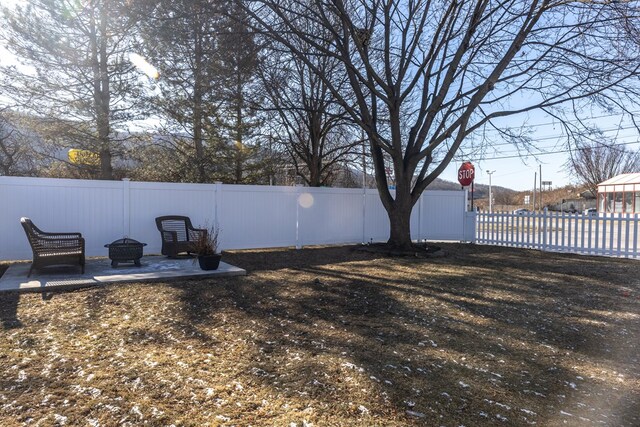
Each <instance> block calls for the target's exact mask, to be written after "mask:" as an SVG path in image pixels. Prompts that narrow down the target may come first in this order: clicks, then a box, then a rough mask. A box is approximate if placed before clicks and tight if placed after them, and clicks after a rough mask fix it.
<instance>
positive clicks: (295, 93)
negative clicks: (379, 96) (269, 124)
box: [262, 48, 361, 187]
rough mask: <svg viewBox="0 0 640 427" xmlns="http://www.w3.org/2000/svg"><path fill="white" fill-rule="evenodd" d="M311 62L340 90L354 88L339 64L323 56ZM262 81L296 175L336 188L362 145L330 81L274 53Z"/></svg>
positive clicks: (297, 61)
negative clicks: (330, 87) (345, 168)
mask: <svg viewBox="0 0 640 427" xmlns="http://www.w3.org/2000/svg"><path fill="white" fill-rule="evenodd" d="M309 60H311V61H313V63H314V64H315V66H316V69H317V70H319V71H321V72H322V75H323V76H325V78H327V79H331V80H332V81H333V82H334V83H333V84H334V86H335V87H336V88H341V87H342V86H346V85H347V84H348V82H347V80H346V74H344V73H343V72H342V70H341V68H340V67H339V64H338V63H337V61H336V60H335V59H334V58H330V57H327V56H324V55H322V54H319V55H313V56H311V55H309ZM262 80H263V85H264V89H265V93H266V94H267V98H268V100H269V104H270V105H269V106H268V107H267V108H270V109H272V110H273V111H276V112H277V117H275V118H274V119H275V120H274V121H275V123H276V124H275V126H274V127H275V128H276V129H275V132H274V133H275V134H277V135H281V136H280V142H281V143H282V145H283V146H284V147H285V149H286V150H287V152H288V153H289V156H290V158H291V160H292V162H293V164H294V167H295V170H296V174H297V175H298V176H300V177H301V178H302V179H303V180H304V182H305V183H306V184H307V185H309V186H310V187H320V186H324V185H331V183H332V182H333V180H334V179H336V178H337V174H338V173H339V172H340V171H341V170H342V169H343V168H344V166H345V165H344V164H345V162H347V161H348V160H350V158H352V157H354V152H355V149H356V147H357V146H358V147H359V146H360V143H361V141H360V140H359V139H358V138H356V137H354V136H355V135H358V134H359V132H358V131H357V129H356V128H355V127H354V125H353V122H351V121H350V119H349V116H348V113H347V111H346V110H345V109H344V108H343V107H342V106H341V105H340V104H339V103H338V102H337V101H336V99H335V97H334V96H333V94H332V93H331V91H330V89H329V87H328V86H327V85H326V84H325V83H324V80H323V79H322V78H320V77H319V76H318V75H317V74H316V73H314V71H313V70H311V69H309V67H308V66H307V65H306V64H305V62H304V61H302V60H300V59H299V58H298V57H296V56H292V55H291V54H290V53H289V52H286V51H285V52H278V51H277V49H275V48H272V49H271V50H270V51H269V54H268V55H266V58H265V62H264V63H263V64H262ZM340 80H341V81H340Z"/></svg>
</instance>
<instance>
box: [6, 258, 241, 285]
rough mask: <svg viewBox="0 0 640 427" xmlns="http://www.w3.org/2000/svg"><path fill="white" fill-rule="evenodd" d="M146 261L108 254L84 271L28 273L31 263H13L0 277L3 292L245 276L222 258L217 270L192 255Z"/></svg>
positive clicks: (89, 263) (89, 262)
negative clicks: (118, 260) (115, 259)
mask: <svg viewBox="0 0 640 427" xmlns="http://www.w3.org/2000/svg"><path fill="white" fill-rule="evenodd" d="M140 261H141V263H142V265H141V266H140V267H135V266H134V265H133V264H124V265H122V264H121V265H119V266H118V267H115V268H114V267H111V260H109V259H108V258H96V259H88V260H87V263H86V265H85V269H84V274H80V267H77V266H76V267H49V268H46V269H43V270H42V271H40V272H39V271H34V272H33V273H32V274H31V277H27V274H28V273H29V268H30V267H31V263H22V264H13V265H11V266H9V268H8V269H7V271H5V272H4V274H3V275H2V277H0V292H7V291H18V292H49V291H57V290H68V289H76V288H83V287H91V286H99V285H102V284H105V283H116V282H138V281H143V280H162V279H170V278H180V277H202V276H207V277H208V276H244V275H246V274H247V272H246V271H245V270H243V269H241V268H238V267H235V266H233V265H230V264H227V263H225V262H220V267H218V269H217V270H209V271H205V270H201V269H200V267H199V266H198V263H197V262H196V263H194V262H193V260H192V259H190V258H181V259H170V258H167V257H164V256H145V257H142V259H141V260H140Z"/></svg>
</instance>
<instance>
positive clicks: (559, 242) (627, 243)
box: [476, 210, 640, 258]
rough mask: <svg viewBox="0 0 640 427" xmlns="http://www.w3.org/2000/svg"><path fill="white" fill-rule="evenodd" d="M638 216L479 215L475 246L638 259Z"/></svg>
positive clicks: (480, 213)
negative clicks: (507, 247)
mask: <svg viewBox="0 0 640 427" xmlns="http://www.w3.org/2000/svg"><path fill="white" fill-rule="evenodd" d="M639 221H640V218H639V217H638V214H629V215H612V214H606V215H605V214H600V215H593V216H592V215H584V214H582V213H573V214H570V213H560V212H547V211H546V210H545V211H543V212H541V213H531V212H530V213H525V214H514V213H511V212H494V213H487V212H479V213H478V214H477V223H476V243H481V244H489V245H500V246H512V247H520V248H533V249H540V250H543V251H557V252H570V253H579V254H588V255H606V256H615V257H626V258H638V257H640V254H639V253H638V227H639Z"/></svg>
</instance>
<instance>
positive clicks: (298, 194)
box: [296, 184, 302, 249]
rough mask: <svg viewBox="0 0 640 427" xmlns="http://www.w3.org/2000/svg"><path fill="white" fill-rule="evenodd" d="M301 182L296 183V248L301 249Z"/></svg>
mask: <svg viewBox="0 0 640 427" xmlns="http://www.w3.org/2000/svg"><path fill="white" fill-rule="evenodd" d="M301 189H302V184H296V249H302V245H301V244H300V191H301Z"/></svg>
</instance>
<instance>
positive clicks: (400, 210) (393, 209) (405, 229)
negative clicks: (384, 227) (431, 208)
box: [387, 192, 413, 250]
mask: <svg viewBox="0 0 640 427" xmlns="http://www.w3.org/2000/svg"><path fill="white" fill-rule="evenodd" d="M412 210H413V204H412V203H411V194H410V193H408V194H403V192H397V193H396V199H395V201H394V203H393V204H392V205H391V206H390V207H389V208H388V209H387V215H388V216H389V240H388V241H387V244H388V245H389V246H390V247H392V248H394V249H400V250H410V249H411V248H412V245H413V243H412V241H411V211H412Z"/></svg>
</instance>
